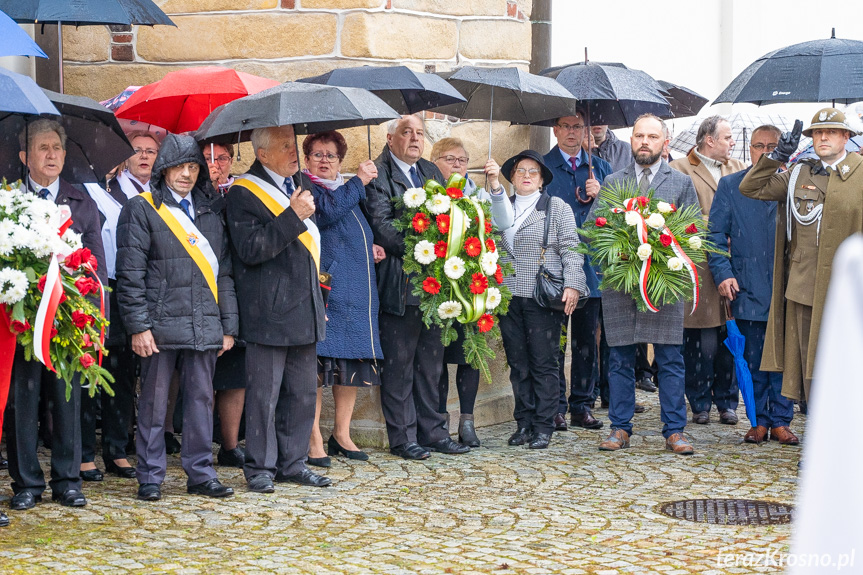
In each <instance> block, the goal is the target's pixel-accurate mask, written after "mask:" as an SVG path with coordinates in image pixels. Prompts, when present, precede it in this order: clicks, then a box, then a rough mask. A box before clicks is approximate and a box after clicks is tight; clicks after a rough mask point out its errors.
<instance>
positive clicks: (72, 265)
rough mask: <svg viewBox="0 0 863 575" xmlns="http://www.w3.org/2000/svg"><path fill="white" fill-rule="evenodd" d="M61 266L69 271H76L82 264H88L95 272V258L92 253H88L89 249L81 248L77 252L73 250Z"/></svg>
mask: <svg viewBox="0 0 863 575" xmlns="http://www.w3.org/2000/svg"><path fill="white" fill-rule="evenodd" d="M63 264H64V265H65V266H66V267H67V268H69V269H71V270H77V269H78V268H79V267H81V266H82V265H84V264H90V265H91V266H92V267H93V271H96V267H97V264H96V258H95V256H93V254H92V252H90V249H89V248H81V249H79V250H75V251H74V252H72V253H71V254H69V255H68V256H66V259H65V260H63Z"/></svg>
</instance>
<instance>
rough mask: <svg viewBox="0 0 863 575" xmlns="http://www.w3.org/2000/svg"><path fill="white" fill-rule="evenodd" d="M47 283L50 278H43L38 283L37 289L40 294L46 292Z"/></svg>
mask: <svg viewBox="0 0 863 575" xmlns="http://www.w3.org/2000/svg"><path fill="white" fill-rule="evenodd" d="M46 281H48V276H42V277H41V278H39V281H38V282H37V283H36V288H37V289H38V290H39V291H40V292H44V291H45V282H46Z"/></svg>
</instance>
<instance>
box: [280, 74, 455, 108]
mask: <svg viewBox="0 0 863 575" xmlns="http://www.w3.org/2000/svg"><path fill="white" fill-rule="evenodd" d="M297 81H298V82H309V83H312V84H325V85H328V86H344V87H346V88H363V89H365V90H368V91H369V92H371V93H373V94H374V95H375V96H377V97H378V98H380V99H381V100H383V101H384V102H386V103H387V104H388V105H389V106H390V107H391V108H392V109H393V110H395V111H396V112H399V113H400V114H415V113H417V112H421V111H423V110H428V109H430V108H437V107H439V106H446V105H448V104H456V103H458V102H464V101H465V99H464V97H463V96H462V95H461V94H459V92H458V90H456V89H455V88H453V87H452V86H451V85H450V84H449V83H448V82H447V81H446V80H444V79H443V78H441V77H440V76H438V75H436V74H426V73H424V72H414V71H413V70H411V69H410V68H408V67H407V66H358V67H355V68H337V69H335V70H332V71H330V72H327V73H326V74H321V75H320V76H312V77H310V78H302V79H300V80H297Z"/></svg>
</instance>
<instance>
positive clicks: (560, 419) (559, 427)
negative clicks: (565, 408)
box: [554, 413, 566, 431]
mask: <svg viewBox="0 0 863 575" xmlns="http://www.w3.org/2000/svg"><path fill="white" fill-rule="evenodd" d="M554 430H555V431H566V416H565V415H564V414H562V413H555V414H554Z"/></svg>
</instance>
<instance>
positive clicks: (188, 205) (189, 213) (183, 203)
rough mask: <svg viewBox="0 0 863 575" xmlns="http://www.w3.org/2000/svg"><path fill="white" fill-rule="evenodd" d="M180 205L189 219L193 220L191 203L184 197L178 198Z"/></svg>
mask: <svg viewBox="0 0 863 575" xmlns="http://www.w3.org/2000/svg"><path fill="white" fill-rule="evenodd" d="M180 207H181V208H183V211H184V212H186V215H187V216H189V219H190V220H192V221H193V222H194V221H195V218H193V217H192V204H191V203H189V200H187V199H185V198H183V199H182V200H180Z"/></svg>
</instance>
